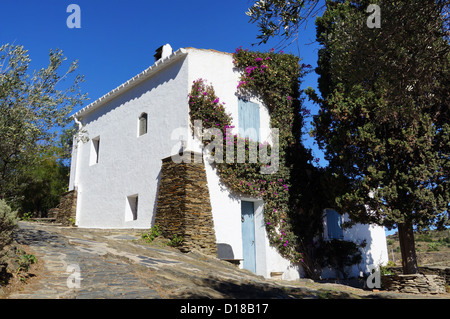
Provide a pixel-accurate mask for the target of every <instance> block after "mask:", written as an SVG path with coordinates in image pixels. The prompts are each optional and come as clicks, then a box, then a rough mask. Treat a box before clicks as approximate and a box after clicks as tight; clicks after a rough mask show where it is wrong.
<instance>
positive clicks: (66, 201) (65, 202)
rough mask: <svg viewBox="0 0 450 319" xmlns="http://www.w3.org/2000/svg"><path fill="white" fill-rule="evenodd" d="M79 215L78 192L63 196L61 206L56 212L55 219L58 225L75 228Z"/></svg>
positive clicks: (74, 191) (69, 192)
mask: <svg viewBox="0 0 450 319" xmlns="http://www.w3.org/2000/svg"><path fill="white" fill-rule="evenodd" d="M76 214H77V190H76V189H74V190H71V191H68V192H65V193H64V194H62V195H61V199H60V201H59V205H58V207H57V209H55V210H54V217H55V221H56V222H57V223H60V224H62V225H64V226H73V221H74V220H75V217H76Z"/></svg>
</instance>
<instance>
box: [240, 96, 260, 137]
mask: <svg viewBox="0 0 450 319" xmlns="http://www.w3.org/2000/svg"><path fill="white" fill-rule="evenodd" d="M238 106H239V112H238V115H239V135H240V136H241V137H248V138H249V139H251V140H252V141H255V142H256V141H259V105H258V104H257V103H253V102H250V101H246V100H241V99H239V103H238Z"/></svg>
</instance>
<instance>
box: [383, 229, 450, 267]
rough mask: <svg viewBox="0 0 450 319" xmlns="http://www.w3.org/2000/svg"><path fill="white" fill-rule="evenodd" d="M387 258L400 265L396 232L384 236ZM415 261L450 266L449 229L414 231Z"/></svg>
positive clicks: (421, 263) (420, 263)
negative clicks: (386, 245)
mask: <svg viewBox="0 0 450 319" xmlns="http://www.w3.org/2000/svg"><path fill="white" fill-rule="evenodd" d="M386 240H387V244H388V253H389V260H390V261H393V262H395V264H396V265H397V266H401V264H402V263H401V258H402V257H401V252H400V243H399V240H398V234H397V233H396V234H394V235H389V236H387V238H386ZM414 240H415V245H416V254H417V262H418V264H419V266H446V267H450V229H446V230H442V231H436V230H433V231H424V232H416V233H414Z"/></svg>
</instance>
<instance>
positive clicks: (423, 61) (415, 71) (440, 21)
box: [308, 0, 450, 273]
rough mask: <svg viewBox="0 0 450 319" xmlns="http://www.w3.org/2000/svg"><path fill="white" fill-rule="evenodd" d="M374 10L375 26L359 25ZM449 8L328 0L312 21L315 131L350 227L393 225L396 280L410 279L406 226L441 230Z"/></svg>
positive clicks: (448, 164)
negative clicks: (398, 267) (397, 248)
mask: <svg viewBox="0 0 450 319" xmlns="http://www.w3.org/2000/svg"><path fill="white" fill-rule="evenodd" d="M369 4H378V5H379V8H380V9H381V11H380V17H381V28H370V27H369V26H368V24H367V19H368V18H369V13H367V12H366V10H367V7H368V5H369ZM448 9H449V3H448V0H447V1H435V0H408V1H398V0H395V1H394V0H384V1H375V0H370V1H348V0H346V1H344V0H343V1H327V3H326V11H325V13H324V14H323V16H322V17H321V18H318V19H317V20H316V26H317V38H318V41H319V43H320V44H321V46H322V48H321V49H320V51H319V61H318V68H317V70H316V72H317V73H318V74H319V75H320V78H319V89H320V92H321V97H319V95H318V94H317V93H316V92H314V90H312V89H309V90H308V94H309V97H310V98H311V99H313V100H314V101H315V102H317V103H318V104H319V105H320V111H319V114H318V115H317V116H315V118H314V130H313V134H314V135H315V137H316V140H317V141H318V143H319V146H320V147H321V148H323V149H324V150H325V152H326V157H327V159H328V161H329V162H330V168H331V169H332V171H333V172H334V174H335V176H339V177H344V178H346V179H347V180H348V183H347V188H346V189H345V191H344V192H343V194H340V195H337V196H336V204H337V205H338V207H339V208H340V209H341V211H345V212H348V213H349V214H350V217H351V218H352V219H353V220H354V221H360V222H366V223H377V224H379V225H385V226H387V227H389V228H392V227H395V226H397V227H398V230H399V239H400V245H401V252H402V263H403V264H402V265H403V271H404V273H416V272H417V271H418V268H417V260H416V254H415V245H414V237H413V229H414V226H416V227H424V226H427V225H430V224H436V223H437V224H439V223H441V224H442V221H444V220H447V218H448V209H449V202H450V185H449V183H450V182H449V172H450V161H449V156H450V139H449V136H450V117H449V110H450V108H449V101H450V99H449V92H450V87H449V83H450V69H449V62H450V47H449V42H448V35H449V28H448V20H446V19H448V15H446V13H448Z"/></svg>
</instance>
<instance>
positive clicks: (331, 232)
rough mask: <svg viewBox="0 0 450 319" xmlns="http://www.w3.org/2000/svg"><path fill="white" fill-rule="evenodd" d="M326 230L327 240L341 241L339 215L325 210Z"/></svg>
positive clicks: (333, 211) (342, 234) (341, 232)
mask: <svg viewBox="0 0 450 319" xmlns="http://www.w3.org/2000/svg"><path fill="white" fill-rule="evenodd" d="M327 228H328V238H329V239H343V238H344V233H343V231H342V221H341V215H339V214H338V212H336V211H335V210H332V209H327Z"/></svg>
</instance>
